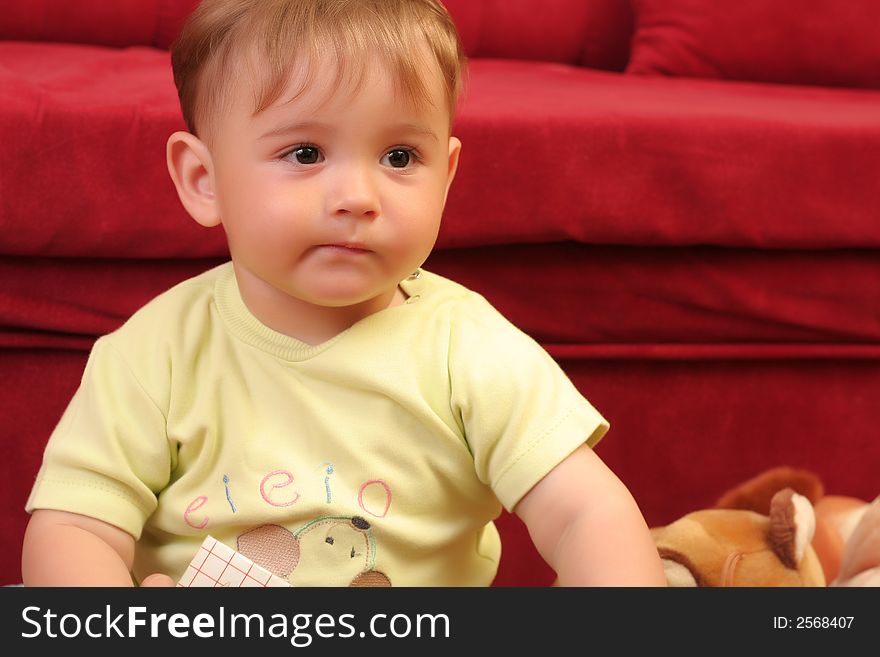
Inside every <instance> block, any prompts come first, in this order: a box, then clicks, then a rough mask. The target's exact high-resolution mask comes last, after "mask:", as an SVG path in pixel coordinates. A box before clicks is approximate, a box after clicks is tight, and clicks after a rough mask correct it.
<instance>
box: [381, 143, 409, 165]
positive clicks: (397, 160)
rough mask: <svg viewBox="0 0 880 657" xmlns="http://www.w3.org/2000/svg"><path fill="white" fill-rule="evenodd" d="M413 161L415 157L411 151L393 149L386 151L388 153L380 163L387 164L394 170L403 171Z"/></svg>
mask: <svg viewBox="0 0 880 657" xmlns="http://www.w3.org/2000/svg"><path fill="white" fill-rule="evenodd" d="M414 159H415V155H414V154H413V152H412V151H411V150H409V149H406V148H395V149H393V150H390V151H388V153H386V154H385V157H383V158H382V161H383V162H387V164H388V166H390V167H392V168H394V169H405V168H406V167H408V166H409V165H410V163H411V162H412V161H413V160H414Z"/></svg>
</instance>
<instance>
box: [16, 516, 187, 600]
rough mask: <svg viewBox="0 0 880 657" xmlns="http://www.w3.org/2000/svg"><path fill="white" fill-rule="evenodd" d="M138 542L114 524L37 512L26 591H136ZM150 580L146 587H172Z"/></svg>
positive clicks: (29, 534) (30, 529) (165, 580)
mask: <svg viewBox="0 0 880 657" xmlns="http://www.w3.org/2000/svg"><path fill="white" fill-rule="evenodd" d="M133 560H134V538H133V537H132V536H131V535H130V534H129V533H128V532H125V531H123V530H121V529H119V528H118V527H114V526H113V525H111V524H108V523H106V522H103V521H101V520H96V519H95V518H89V517H88V516H83V515H79V514H77V513H68V512H66V511H53V510H49V509H38V510H36V511H34V513H33V515H32V516H31V519H30V522H28V526H27V530H26V531H25V535H24V545H23V548H22V556H21V574H22V581H23V582H24V584H25V586H132V585H133V582H132V579H131V574H130V571H131V565H132V561H133ZM171 585H173V582H172V580H171V578H169V577H167V576H165V575H150V577H148V578H146V579H145V580H144V584H143V586H171Z"/></svg>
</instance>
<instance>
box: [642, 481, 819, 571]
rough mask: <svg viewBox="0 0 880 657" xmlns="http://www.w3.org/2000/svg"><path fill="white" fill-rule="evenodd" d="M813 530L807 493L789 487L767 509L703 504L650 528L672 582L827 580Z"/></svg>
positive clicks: (811, 513) (779, 492)
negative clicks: (820, 561) (753, 509)
mask: <svg viewBox="0 0 880 657" xmlns="http://www.w3.org/2000/svg"><path fill="white" fill-rule="evenodd" d="M814 530H815V515H814V512H813V507H812V504H811V503H810V501H809V499H808V498H806V497H804V496H803V495H800V494H798V493H796V492H795V491H794V490H793V489H791V488H785V489H783V490H780V491H778V492H777V493H776V494H775V495H774V496H773V497H772V498H771V501H770V502H769V509H768V514H766V515H765V514H760V513H757V512H755V511H750V510H744V509H703V510H700V511H694V512H692V513H689V514H687V515H686V516H684V517H682V518H680V519H679V520H676V521H675V522H673V523H672V524H670V525H667V526H665V527H656V528H654V529H652V530H651V533H652V535H653V537H654V542H655V543H656V544H657V550H658V552H659V553H660V557H661V558H662V559H663V567H664V570H665V572H666V579H667V582H668V583H669V585H670V586H679V587H682V586H824V585H825V576H824V573H823V571H822V566H821V564H820V563H819V559H818V557H817V556H816V553H815V551H814V550H813V548H812V546H811V541H812V538H813V532H814Z"/></svg>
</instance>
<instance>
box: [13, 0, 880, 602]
mask: <svg viewBox="0 0 880 657" xmlns="http://www.w3.org/2000/svg"><path fill="white" fill-rule="evenodd" d="M193 5H194V0H177V1H175V0H118V1H117V2H112V3H110V2H103V0H11V1H10V2H8V3H6V5H4V11H3V15H2V18H0V143H2V144H3V145H4V153H5V157H4V158H3V160H2V165H0V387H2V388H0V419H2V421H0V446H2V449H3V452H4V455H5V458H4V459H3V462H2V465H0V491H2V496H3V499H5V500H6V502H5V512H4V513H3V514H2V517H0V538H2V541H0V545H2V548H0V557H2V558H0V583H11V582H17V581H19V580H20V572H19V554H20V544H21V537H22V532H23V530H24V526H25V524H26V522H27V516H26V514H25V513H24V511H23V505H24V502H25V499H26V497H27V493H28V491H29V490H30V487H31V484H32V481H33V477H34V475H35V473H36V471H37V468H38V465H39V461H40V458H41V455H42V450H43V446H44V444H45V442H46V439H47V438H48V435H49V433H50V431H51V429H52V428H53V426H54V424H55V422H56V421H57V420H58V418H59V417H60V414H61V412H62V410H63V408H64V406H65V405H66V403H67V401H68V399H69V397H70V395H71V394H72V393H73V391H74V389H75V387H76V385H77V383H78V380H79V376H80V373H81V370H82V367H83V365H84V362H85V358H86V355H87V352H88V349H89V347H90V345H91V344H92V342H93V341H94V339H95V338H96V336H98V335H100V334H103V333H105V332H108V331H110V330H112V329H113V328H115V327H116V326H118V325H119V324H120V323H121V322H122V321H123V320H124V319H125V318H126V317H127V316H128V315H129V314H130V313H131V312H132V311H134V310H135V309H136V308H137V307H139V306H140V305H141V304H143V303H144V302H145V301H147V300H148V299H149V298H151V297H152V296H154V295H156V294H157V293H159V292H161V291H162V290H164V289H166V288H167V287H169V286H170V285H172V284H173V283H175V282H177V281H179V280H181V279H183V278H185V277H187V276H190V275H192V274H195V273H197V272H199V271H202V270H204V269H206V268H208V267H210V266H212V265H213V264H215V263H216V262H219V261H221V260H223V259H224V258H225V257H226V251H225V247H224V241H223V236H222V234H221V232H220V231H219V230H214V231H213V232H210V231H205V230H204V229H201V228H199V227H197V226H196V225H195V224H194V222H192V221H191V220H190V219H189V218H188V216H187V215H186V214H185V213H184V211H183V210H182V208H181V207H180V205H179V202H178V200H177V198H176V195H175V193H174V189H173V187H172V185H171V183H170V181H169V180H168V176H167V173H166V170H165V165H164V146H165V140H166V137H167V135H168V134H169V133H170V132H172V131H173V130H176V129H179V128H181V127H182V125H183V124H182V119H181V116H180V113H179V109H178V106H177V98H176V95H175V90H174V87H173V84H172V81H171V72H170V68H169V62H168V53H167V50H166V48H167V46H168V44H169V43H170V42H171V40H172V39H173V36H174V34H175V33H176V30H177V29H178V28H179V25H180V23H181V21H182V19H183V17H184V16H185V15H186V13H187V12H188V11H189V10H190V9H191V8H192V6H193ZM722 5H723V10H722V8H721V6H722ZM447 6H448V7H449V9H450V11H451V13H452V14H453V16H454V18H455V19H456V21H457V23H458V24H459V26H460V29H461V33H462V37H463V40H464V42H465V45H466V48H467V50H468V53H469V55H470V57H471V65H470V79H469V84H468V90H467V95H466V97H465V99H464V101H463V103H462V106H461V109H460V112H459V115H458V118H457V121H456V129H455V131H456V134H457V135H459V136H460V137H461V139H462V141H463V143H464V149H463V153H462V160H461V166H460V169H459V173H458V177H457V180H456V182H455V184H454V185H453V188H452V192H451V194H450V197H449V202H448V206H447V211H446V215H445V223H444V226H443V230H442V233H441V236H440V240H439V243H438V248H437V250H436V252H435V254H434V255H433V256H432V257H431V259H430V261H429V262H428V265H427V266H428V267H429V268H432V269H434V270H435V271H437V272H439V273H442V274H445V275H448V276H451V277H453V278H455V279H457V280H459V281H461V282H462V283H464V284H466V285H469V286H471V287H472V288H474V289H477V290H479V291H481V292H483V293H484V294H485V295H486V296H487V297H488V298H489V299H490V300H491V301H493V302H494V303H495V304H496V305H497V306H498V307H499V308H500V309H501V310H502V311H503V312H504V313H505V314H507V315H508V316H509V317H510V318H511V319H512V320H513V321H514V322H516V323H517V324H519V325H520V326H521V327H522V328H523V329H525V330H526V331H527V332H529V333H530V334H532V335H533V336H535V337H536V338H537V339H538V340H539V341H540V342H541V343H542V344H544V345H545V346H546V347H547V348H548V349H549V351H550V352H551V353H552V354H553V355H554V356H555V357H556V358H558V360H559V361H560V363H561V364H562V365H563V366H564V368H565V369H566V371H567V372H568V373H569V374H570V376H571V377H572V378H573V380H574V381H575V382H576V383H577V384H578V385H579V386H580V387H581V389H582V390H583V391H584V392H585V394H586V395H587V396H588V397H589V398H590V399H591V400H592V401H593V402H594V403H595V405H596V406H597V407H598V408H600V409H601V410H602V411H603V413H604V414H605V415H606V416H607V417H608V418H609V419H610V421H611V423H612V430H611V432H610V433H609V435H608V437H607V438H606V439H605V440H604V441H603V442H602V443H601V444H600V446H599V447H598V452H599V454H600V455H601V456H602V457H603V458H604V459H605V460H606V461H607V462H608V463H609V464H610V465H611V466H612V467H613V468H614V469H615V470H616V471H617V472H618V473H619V475H620V477H621V478H622V479H623V480H624V481H625V483H626V484H627V485H628V486H629V487H630V489H631V490H632V492H633V494H634V495H635V497H636V499H637V500H638V502H639V504H640V506H641V508H642V509H643V511H644V513H645V515H646V517H647V519H648V521H649V523H650V524H652V525H656V524H663V523H666V522H669V521H670V520H672V519H674V518H675V517H677V516H679V515H681V514H683V513H685V512H687V511H690V510H693V509H695V508H699V507H701V506H705V505H707V504H711V503H712V501H713V500H714V498H715V497H716V496H717V495H718V494H719V493H720V492H721V491H722V490H723V489H725V488H726V487H727V486H729V485H732V484H734V483H736V482H739V481H741V480H742V479H744V478H746V477H749V476H751V475H753V474H755V473H756V472H757V471H759V470H762V469H764V468H767V467H770V466H774V465H782V464H788V465H793V466H800V467H807V468H810V469H812V470H814V471H815V472H817V473H818V474H819V475H820V476H821V477H822V479H823V481H824V482H825V485H826V489H827V490H829V491H832V492H838V493H841V494H850V495H857V496H861V497H864V498H873V497H874V496H875V495H876V494H877V493H878V492H880V480H878V478H877V476H876V472H877V466H878V462H880V440H878V438H880V432H878V429H877V417H876V413H877V410H876V409H877V408H878V407H880V404H878V402H880V367H878V366H880V310H878V307H880V304H878V302H880V258H878V256H880V216H878V209H880V185H878V184H877V178H878V173H880V91H878V89H880V78H878V75H880V73H878V72H880V49H878V45H877V40H876V39H875V38H874V34H873V31H874V30H875V29H876V28H875V26H876V25H877V24H878V21H880V8H878V5H877V3H875V2H873V0H850V1H849V2H847V3H838V2H832V0H776V2H773V3H770V2H760V1H758V0H740V2H738V3H735V6H734V3H716V2H714V0H633V2H632V3H629V2H627V1H626V0H480V1H477V0H448V2H447ZM500 526H501V529H502V533H503V534H504V538H505V551H504V556H503V558H502V565H501V569H500V572H499V576H498V578H497V580H496V583H497V584H499V585H509V584H518V585H533V584H547V583H549V582H550V581H551V579H552V573H551V572H550V570H549V569H548V568H547V567H546V565H544V564H543V562H542V561H541V560H540V558H539V557H538V556H537V554H536V553H535V551H534V550H533V549H532V548H531V546H530V543H529V541H528V536H527V535H526V533H525V531H524V528H523V526H522V524H521V523H519V521H518V520H517V519H516V518H513V517H511V516H508V515H504V516H502V518H501V519H500Z"/></svg>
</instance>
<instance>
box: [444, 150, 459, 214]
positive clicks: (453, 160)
mask: <svg viewBox="0 0 880 657" xmlns="http://www.w3.org/2000/svg"><path fill="white" fill-rule="evenodd" d="M460 154H461V141H460V140H459V138H458V137H450V138H449V168H448V171H447V173H448V176H447V178H446V194H447V195H448V194H449V187H450V186H451V185H452V181H453V179H454V178H455V172H456V171H457V170H458V156H459V155H460ZM444 201H445V199H444Z"/></svg>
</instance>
